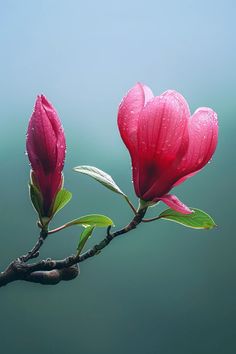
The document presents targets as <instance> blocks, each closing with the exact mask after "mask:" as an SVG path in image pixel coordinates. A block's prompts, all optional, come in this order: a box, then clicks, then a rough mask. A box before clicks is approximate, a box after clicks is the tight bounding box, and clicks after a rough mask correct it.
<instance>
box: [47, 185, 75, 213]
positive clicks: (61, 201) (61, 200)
mask: <svg viewBox="0 0 236 354" xmlns="http://www.w3.org/2000/svg"><path fill="white" fill-rule="evenodd" d="M71 198H72V193H71V192H69V191H68V190H66V189H61V190H60V191H59V192H58V193H57V196H56V198H55V201H54V204H53V210H52V214H53V215H55V214H56V213H58V211H59V210H61V209H62V208H64V206H65V205H66V204H67V203H69V201H70V200H71Z"/></svg>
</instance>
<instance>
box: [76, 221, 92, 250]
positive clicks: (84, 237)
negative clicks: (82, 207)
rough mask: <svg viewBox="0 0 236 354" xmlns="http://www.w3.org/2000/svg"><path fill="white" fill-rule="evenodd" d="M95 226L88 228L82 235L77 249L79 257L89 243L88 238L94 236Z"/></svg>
mask: <svg viewBox="0 0 236 354" xmlns="http://www.w3.org/2000/svg"><path fill="white" fill-rule="evenodd" d="M94 229H95V226H87V227H86V228H85V229H84V230H83V232H82V233H81V235H80V240H79V244H78V247H77V254H78V255H79V254H80V253H81V251H82V249H83V248H84V245H85V243H86V242H87V240H88V238H89V237H90V236H91V235H92V233H93V230H94Z"/></svg>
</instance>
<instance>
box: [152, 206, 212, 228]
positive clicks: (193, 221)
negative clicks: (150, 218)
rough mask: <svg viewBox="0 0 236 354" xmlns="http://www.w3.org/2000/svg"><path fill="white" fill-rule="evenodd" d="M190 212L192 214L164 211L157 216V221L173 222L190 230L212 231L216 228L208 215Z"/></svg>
mask: <svg viewBox="0 0 236 354" xmlns="http://www.w3.org/2000/svg"><path fill="white" fill-rule="evenodd" d="M192 210H193V213H192V214H181V213H178V212H177V211H175V210H172V209H166V210H165V211H163V212H162V213H161V214H160V215H159V219H166V220H170V221H174V222H177V223H179V224H181V225H184V226H187V227H191V228H192V229H213V228H214V227H215V226H216V224H215V222H214V220H213V219H212V218H211V217H210V215H208V214H207V213H205V212H204V211H202V210H199V209H192Z"/></svg>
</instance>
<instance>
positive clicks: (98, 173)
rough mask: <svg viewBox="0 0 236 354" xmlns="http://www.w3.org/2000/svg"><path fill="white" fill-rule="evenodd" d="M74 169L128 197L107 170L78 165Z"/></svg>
mask: <svg viewBox="0 0 236 354" xmlns="http://www.w3.org/2000/svg"><path fill="white" fill-rule="evenodd" d="M74 170H75V171H76V172H80V173H83V174H85V175H88V176H90V177H92V178H94V179H95V180H96V181H98V182H99V183H101V184H103V185H104V186H105V187H106V188H108V189H110V190H111V191H113V192H115V193H118V194H121V195H122V196H124V197H126V198H127V196H126V194H125V193H123V192H122V190H121V189H120V188H119V187H118V186H117V184H116V183H115V182H114V180H113V179H112V177H111V176H110V175H108V174H107V173H106V172H104V171H102V170H99V169H98V168H97V167H93V166H78V167H75V168H74Z"/></svg>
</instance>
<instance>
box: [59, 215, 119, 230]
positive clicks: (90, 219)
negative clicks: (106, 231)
mask: <svg viewBox="0 0 236 354" xmlns="http://www.w3.org/2000/svg"><path fill="white" fill-rule="evenodd" d="M73 225H84V226H85V227H86V226H97V227H108V226H112V225H114V224H113V221H112V220H111V219H110V218H108V217H107V216H105V215H100V214H90V215H85V216H82V217H80V218H78V219H75V220H72V221H70V222H68V223H67V224H65V227H69V226H73Z"/></svg>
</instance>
